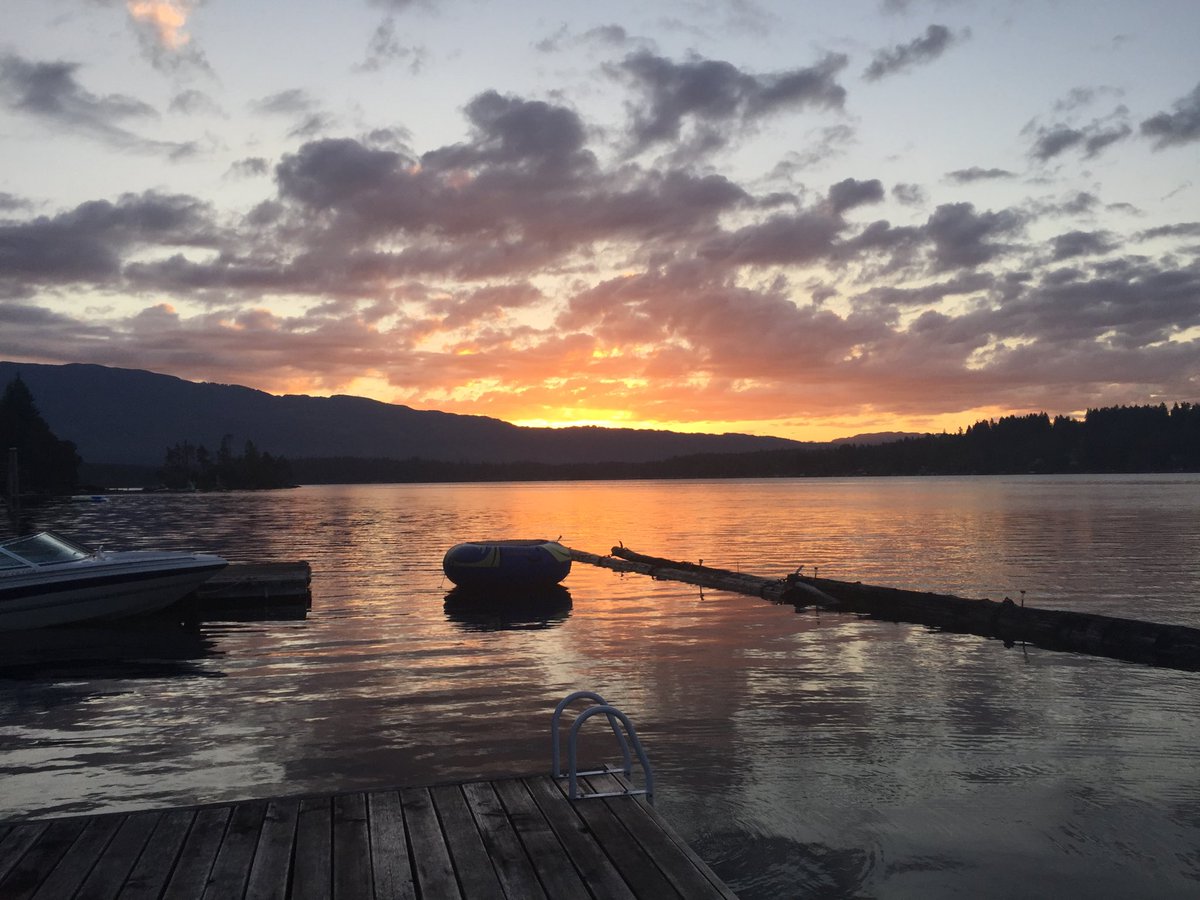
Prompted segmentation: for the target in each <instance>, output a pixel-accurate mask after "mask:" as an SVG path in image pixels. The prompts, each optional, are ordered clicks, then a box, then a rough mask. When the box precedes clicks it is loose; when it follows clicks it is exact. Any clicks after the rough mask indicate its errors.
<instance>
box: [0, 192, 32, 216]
mask: <svg viewBox="0 0 1200 900" xmlns="http://www.w3.org/2000/svg"><path fill="white" fill-rule="evenodd" d="M30 205H31V204H30V203H29V201H28V200H26V199H25V198H24V197H18V196H17V195H16V194H10V193H9V192H8V191H0V211H3V210H18V209H28V208H29V207H30Z"/></svg>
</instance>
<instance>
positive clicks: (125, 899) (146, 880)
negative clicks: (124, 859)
mask: <svg viewBox="0 0 1200 900" xmlns="http://www.w3.org/2000/svg"><path fill="white" fill-rule="evenodd" d="M195 819H196V811H195V810H192V809H176V810H170V811H168V812H165V813H163V814H162V816H161V817H160V818H159V820H158V822H157V823H156V824H155V826H154V831H153V832H151V834H150V840H149V841H147V842H146V846H145V848H144V849H143V850H142V854H141V856H139V857H138V859H137V862H136V863H134V866H133V871H132V872H130V874H129V878H128V879H127V880H126V881H125V885H124V887H122V889H121V894H120V897H121V900H150V898H158V897H161V896H162V893H163V889H164V887H165V886H166V884H167V881H168V880H169V879H170V878H171V873H172V872H173V871H174V870H175V863H176V861H177V860H178V859H179V851H180V850H182V849H183V842H184V841H185V840H187V836H188V831H189V830H190V829H191V827H192V822H194V821H195ZM2 883H3V882H0V884H2Z"/></svg>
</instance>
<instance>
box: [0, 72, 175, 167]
mask: <svg viewBox="0 0 1200 900" xmlns="http://www.w3.org/2000/svg"><path fill="white" fill-rule="evenodd" d="M79 69H80V66H79V65H78V64H77V63H69V62H33V61H30V60H27V59H23V58H21V57H19V56H16V55H14V54H11V53H6V54H3V55H0V102H3V103H4V105H5V106H7V107H8V108H9V109H11V110H13V111H14V112H19V113H24V114H26V115H31V116H35V117H37V118H39V119H41V120H42V121H43V122H46V123H47V124H49V125H52V126H54V127H57V128H62V129H65V130H68V131H74V132H77V133H80V134H85V135H88V136H90V137H93V138H97V139H99V140H102V141H104V142H106V143H109V144H113V145H115V146H118V147H121V148H124V149H131V150H140V151H149V152H170V151H171V150H174V149H176V148H177V147H178V145H176V144H170V143H165V142H160V141H151V140H147V139H145V138H142V137H139V136H138V135H136V134H134V133H133V132H130V131H128V130H126V129H125V128H122V127H121V126H119V125H118V124H116V123H117V122H121V121H124V120H127V119H146V118H154V117H156V116H157V113H156V112H155V110H154V108H153V107H151V106H150V105H149V104H146V103H143V102H142V101H141V100H138V99H136V98H134V97H130V96H127V95H125V94H107V95H103V96H100V95H96V94H93V93H91V92H90V91H88V90H86V89H85V88H83V87H82V86H81V85H80V84H79V82H78V81H77V80H76V77H75V76H76V73H77V72H78V71H79Z"/></svg>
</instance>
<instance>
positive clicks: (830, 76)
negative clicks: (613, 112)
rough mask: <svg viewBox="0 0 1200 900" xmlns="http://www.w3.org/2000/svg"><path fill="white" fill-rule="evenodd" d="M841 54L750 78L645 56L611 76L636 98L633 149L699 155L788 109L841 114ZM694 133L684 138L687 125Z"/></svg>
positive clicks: (715, 64) (713, 64)
mask: <svg viewBox="0 0 1200 900" xmlns="http://www.w3.org/2000/svg"><path fill="white" fill-rule="evenodd" d="M845 66H846V57H845V56H841V55H829V56H826V57H825V58H824V59H823V60H822V61H821V62H819V63H817V64H816V65H815V66H811V67H809V68H805V69H792V70H790V71H786V72H778V73H773V74H769V75H752V74H749V73H747V72H744V71H742V70H741V69H738V68H737V67H736V66H734V65H732V64H730V63H727V62H723V61H721V60H708V59H692V60H689V61H687V62H683V63H676V62H673V61H672V60H669V59H666V58H664V57H661V56H656V55H654V54H652V53H649V52H641V53H634V54H630V55H629V56H627V57H626V58H625V59H624V61H623V62H621V63H620V64H619V65H617V66H614V67H611V71H613V72H614V73H616V74H619V75H621V76H622V77H624V78H626V79H627V80H629V81H630V82H631V83H632V84H633V86H634V87H635V88H636V89H637V90H638V91H639V92H640V93H641V98H642V99H641V103H640V104H638V105H635V106H634V107H632V112H633V122H632V125H631V143H632V146H633V149H634V151H635V152H638V151H641V150H644V149H646V148H648V147H650V146H653V145H655V144H660V143H667V144H674V145H680V144H681V143H682V144H686V145H687V148H688V150H689V151H690V152H695V153H703V152H706V151H709V150H712V149H716V148H719V147H721V146H724V145H725V144H726V143H727V142H728V141H729V140H730V138H731V137H732V136H733V135H734V134H735V133H736V132H737V131H738V130H739V129H741V128H745V127H748V126H751V125H753V124H754V123H755V122H757V121H758V120H760V119H762V118H764V117H767V116H770V115H774V114H777V113H780V112H782V111H784V110H789V109H792V110H794V109H801V108H805V107H814V108H819V109H840V108H841V107H842V104H843V102H844V101H845V97H846V91H845V89H844V88H843V87H842V86H841V85H839V84H838V83H837V81H836V76H837V73H838V72H840V71H841V70H842V69H843V68H845ZM688 126H690V127H691V129H692V134H691V135H690V137H688V138H686V139H685V135H684V130H685V127H688Z"/></svg>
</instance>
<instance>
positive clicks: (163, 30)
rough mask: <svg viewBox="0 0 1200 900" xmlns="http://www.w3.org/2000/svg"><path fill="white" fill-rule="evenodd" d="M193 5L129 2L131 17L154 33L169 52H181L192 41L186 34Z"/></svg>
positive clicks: (167, 0) (172, 0) (176, 0)
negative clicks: (185, 28)
mask: <svg viewBox="0 0 1200 900" xmlns="http://www.w3.org/2000/svg"><path fill="white" fill-rule="evenodd" d="M191 6H192V4H191V3H190V2H188V0H127V2H126V4H125V8H126V9H127V10H128V11H129V17H130V18H131V19H133V21H134V22H136V23H138V24H139V25H142V26H145V27H146V28H148V29H150V30H151V31H153V32H154V34H155V35H156V36H157V38H158V41H159V43H160V44H161V45H162V46H163V47H165V48H167V49H168V50H179V49H181V48H183V47H184V46H186V44H187V43H188V41H189V40H190V38H189V36H188V35H187V34H185V33H184V30H183V29H184V27H185V26H186V25H187V19H188V14H189V13H190V12H191Z"/></svg>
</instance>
